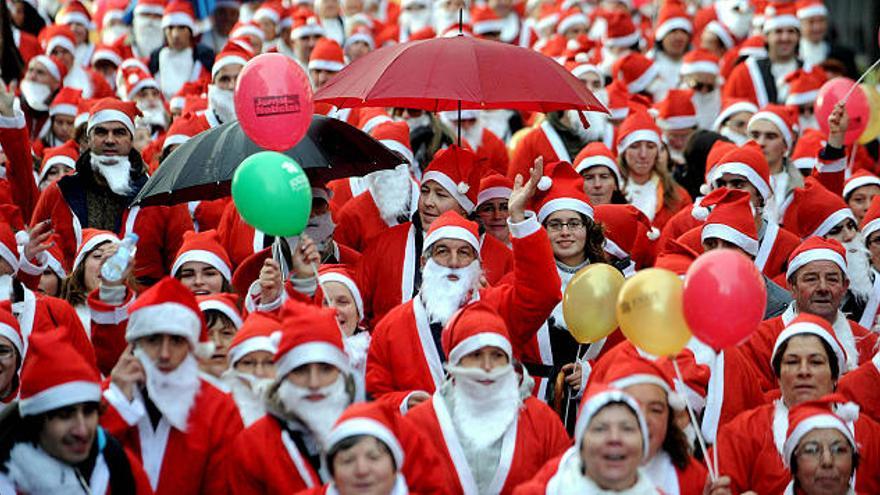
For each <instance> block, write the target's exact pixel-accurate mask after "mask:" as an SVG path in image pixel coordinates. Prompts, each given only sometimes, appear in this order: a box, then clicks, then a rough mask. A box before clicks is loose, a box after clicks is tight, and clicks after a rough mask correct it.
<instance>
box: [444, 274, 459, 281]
mask: <svg viewBox="0 0 880 495" xmlns="http://www.w3.org/2000/svg"><path fill="white" fill-rule="evenodd" d="M446 280H449V281H450V282H458V280H459V277H458V275H447V276H446Z"/></svg>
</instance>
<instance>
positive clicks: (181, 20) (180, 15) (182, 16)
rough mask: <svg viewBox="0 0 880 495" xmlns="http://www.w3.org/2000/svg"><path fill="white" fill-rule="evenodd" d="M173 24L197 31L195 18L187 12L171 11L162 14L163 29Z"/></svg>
mask: <svg viewBox="0 0 880 495" xmlns="http://www.w3.org/2000/svg"><path fill="white" fill-rule="evenodd" d="M172 26H183V27H187V28H189V30H190V31H192V32H195V30H196V27H195V20H194V19H193V18H192V16H190V15H189V14H187V13H185V12H171V13H168V14H164V15H163V16H162V29H165V28H169V27H172Z"/></svg>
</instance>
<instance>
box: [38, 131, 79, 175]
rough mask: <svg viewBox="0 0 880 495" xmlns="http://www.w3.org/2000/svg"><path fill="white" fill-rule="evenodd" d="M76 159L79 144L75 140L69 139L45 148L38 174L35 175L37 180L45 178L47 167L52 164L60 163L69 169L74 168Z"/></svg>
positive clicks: (77, 157)
mask: <svg viewBox="0 0 880 495" xmlns="http://www.w3.org/2000/svg"><path fill="white" fill-rule="evenodd" d="M78 159H79V146H78V145H77V144H76V141H73V140H71V141H67V142H66V143H64V144H62V145H61V146H55V147H54V148H47V149H46V150H45V151H43V163H42V164H40V174H39V176H38V177H37V182H38V183H39V182H42V181H43V179H44V178H46V174H47V173H49V169H50V168H51V167H52V165H60V166H62V167H67V168H69V169H75V168H76V161H77V160H78Z"/></svg>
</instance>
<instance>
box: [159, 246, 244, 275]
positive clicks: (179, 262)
mask: <svg viewBox="0 0 880 495" xmlns="http://www.w3.org/2000/svg"><path fill="white" fill-rule="evenodd" d="M188 261H199V262H201V263H207V264H208V265H211V266H212V267H214V268H215V269H216V270H217V271H218V272H220V274H221V275H223V278H225V279H226V281H227V282H229V281H231V280H232V270H230V268H229V265H227V264H226V262H225V261H223V260H222V259H221V258H220V257H219V256H217V255H216V254H215V253H212V252H211V251H205V250H203V249H193V250H191V251H187V252H185V253H183V254H181V255H180V256H178V257H177V259H175V260H174V264H173V265H171V275H172V276H177V272H178V271H179V270H180V268H181V267H182V266H183V264H184V263H186V262H188Z"/></svg>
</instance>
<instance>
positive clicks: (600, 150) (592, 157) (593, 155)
mask: <svg viewBox="0 0 880 495" xmlns="http://www.w3.org/2000/svg"><path fill="white" fill-rule="evenodd" d="M593 167H606V168H608V169H609V170H611V172H612V173H614V178H615V179H617V185H618V187H620V186H621V185H622V184H623V176H622V175H621V174H620V167H619V166H618V165H617V157H615V156H614V153H612V152H611V150H610V149H608V146H605V143H603V142H601V141H594V142H592V143H590V144H588V145H586V146H585V147H584V149H582V150H581V151H580V153H578V154H577V156H576V157H575V158H574V171H575V172H577V173H579V174H583V173H584V172H586V171H587V170H589V169H591V168H593Z"/></svg>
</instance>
